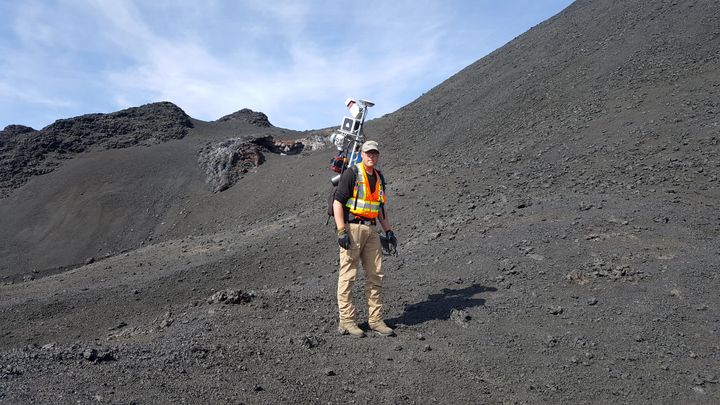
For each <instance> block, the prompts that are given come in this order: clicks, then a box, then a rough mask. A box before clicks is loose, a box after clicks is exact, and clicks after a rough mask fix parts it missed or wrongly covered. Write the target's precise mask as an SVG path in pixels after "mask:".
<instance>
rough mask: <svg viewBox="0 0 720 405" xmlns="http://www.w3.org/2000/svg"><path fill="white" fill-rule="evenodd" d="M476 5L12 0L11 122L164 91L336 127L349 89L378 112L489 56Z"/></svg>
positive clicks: (281, 119) (0, 104) (195, 112)
mask: <svg viewBox="0 0 720 405" xmlns="http://www.w3.org/2000/svg"><path fill="white" fill-rule="evenodd" d="M557 2H559V3H562V2H563V0H557ZM564 2H565V3H569V2H570V1H569V0H567V1H564ZM479 3H483V2H479ZM474 4H476V2H470V1H468V2H459V3H452V4H450V5H448V4H446V2H438V1H413V2H410V1H398V2H384V1H368V2H363V3H355V4H354V5H353V4H349V3H343V2H334V1H327V0H312V1H270V2H268V1H266V0H242V1H221V0H215V1H210V2H207V1H206V2H202V6H201V5H200V3H199V2H196V1H190V0H185V1H182V0H180V1H155V2H143V1H133V0H117V1H111V0H102V1H100V0H59V1H52V2H51V1H36V2H32V3H24V2H18V3H17V4H15V5H12V6H8V5H3V6H0V12H4V16H3V17H0V19H1V20H0V23H2V24H3V25H4V24H6V23H7V24H8V25H6V27H12V28H10V29H7V28H6V29H4V30H3V29H2V28H0V33H1V34H2V37H0V51H2V52H3V54H4V55H5V58H4V61H0V68H2V71H0V95H1V96H2V99H0V109H2V111H3V113H2V116H0V128H1V127H2V126H4V125H7V124H9V123H16V122H17V123H24V122H23V121H24V120H26V119H27V117H32V116H34V115H33V113H32V111H34V110H35V109H37V108H39V107H37V106H38V105H47V104H53V111H54V112H55V113H57V114H62V115H60V116H58V117H57V118H62V117H67V116H72V115H79V114H83V113H87V112H96V111H100V112H103V111H105V112H109V111H113V110H116V109H120V108H125V107H128V106H133V105H140V104H144V103H148V102H153V101H160V100H168V101H172V102H174V103H176V104H178V105H179V106H180V107H181V108H183V109H184V110H185V111H186V112H187V113H188V114H190V115H191V116H193V117H195V118H200V119H204V120H213V119H216V118H218V117H220V116H222V115H224V114H228V113H231V112H233V111H236V110H239V109H241V108H252V109H254V110H257V111H263V112H265V113H266V114H268V115H269V117H270V120H271V122H273V123H274V124H275V125H279V126H283V127H288V128H293V129H309V128H318V127H325V126H331V125H336V124H337V121H339V119H340V117H341V116H340V115H341V114H344V106H343V105H342V101H343V100H344V99H345V97H348V96H352V97H362V98H368V99H373V100H374V101H376V103H377V106H376V107H375V109H374V111H373V114H376V116H379V115H382V114H384V113H387V112H390V111H392V110H394V109H396V108H399V107H400V106H402V105H404V104H406V103H408V102H410V101H412V99H413V98H415V97H418V96H419V95H420V94H422V93H423V92H425V91H427V90H428V89H429V88H430V87H432V86H434V85H436V84H438V83H439V82H440V81H442V80H444V79H445V78H447V77H449V75H451V74H453V73H455V72H456V71H458V70H459V69H461V68H463V67H464V66H465V65H467V64H468V63H470V62H472V61H473V60H475V59H477V58H479V57H481V56H483V55H482V54H477V55H475V56H468V55H473V51H472V49H474V48H476V49H480V48H482V47H483V46H485V47H487V46H488V45H484V44H483V43H477V44H474V43H472V41H470V42H469V43H468V44H467V46H466V47H467V48H470V50H468V49H463V50H464V52H465V54H463V55H461V56H458V49H460V48H461V47H460V46H458V41H460V40H462V39H466V38H458V37H457V35H458V34H457V32H459V31H463V30H465V31H466V32H464V33H463V35H468V32H467V30H470V29H472V28H471V27H474V26H477V25H478V22H477V21H463V20H462V19H461V18H462V13H459V12H458V10H457V8H458V7H461V8H462V7H465V8H473V7H476V6H475V5H474ZM548 16H549V15H543V16H542V18H543V19H544V18H546V17H548ZM539 21H540V20H539V19H538V20H537V21H536V23H537V22H539ZM480 25H482V24H480ZM525 28H527V27H525ZM523 29H524V28H523ZM519 33H520V32H517V33H515V35H517V34H519ZM465 42H467V41H465ZM465 42H464V43H465ZM498 45H500V44H497V45H495V46H498ZM491 49H493V48H491ZM488 50H490V49H488ZM485 52H487V51H485ZM468 58H471V59H468ZM5 111H7V113H6V112H5ZM28 112H29V113H28ZM38 116H43V117H45V116H47V114H45V115H38ZM29 123H30V124H35V125H34V126H44V125H47V124H49V122H43V123H41V124H37V122H29Z"/></svg>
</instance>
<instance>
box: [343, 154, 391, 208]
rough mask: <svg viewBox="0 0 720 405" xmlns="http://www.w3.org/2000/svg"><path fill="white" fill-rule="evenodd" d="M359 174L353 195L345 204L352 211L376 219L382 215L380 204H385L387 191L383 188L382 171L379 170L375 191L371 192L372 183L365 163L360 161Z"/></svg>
mask: <svg viewBox="0 0 720 405" xmlns="http://www.w3.org/2000/svg"><path fill="white" fill-rule="evenodd" d="M356 166H357V168H358V175H357V180H356V181H355V188H354V189H353V195H352V197H351V198H349V199H348V200H347V202H346V203H345V206H346V207H348V208H349V209H350V213H351V214H353V215H355V216H358V217H363V218H367V219H374V218H377V217H379V216H380V206H381V205H382V204H385V191H384V190H383V186H382V180H381V177H380V171H379V170H378V169H374V170H375V172H377V182H376V183H375V192H374V193H371V192H370V183H369V182H368V177H367V172H366V171H365V165H363V164H362V162H360V163H358V164H357V165H356Z"/></svg>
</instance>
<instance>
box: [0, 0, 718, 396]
mask: <svg viewBox="0 0 720 405" xmlns="http://www.w3.org/2000/svg"><path fill="white" fill-rule="evenodd" d="M718 27H720V1H711V0H706V1H664V0H660V1H654V2H644V1H637V0H629V1H624V2H616V1H610V0H595V1H577V2H576V3H574V4H573V5H571V6H570V7H568V8H567V9H566V10H564V11H563V12H561V13H560V14H559V15H557V16H555V17H553V18H551V19H550V20H548V21H546V22H544V23H542V24H540V25H538V26H537V27H535V28H533V29H531V30H530V31H528V32H527V33H526V34H524V35H522V36H520V37H518V38H516V39H515V40H513V41H512V42H510V43H509V44H507V45H506V46H505V47H503V48H501V49H499V50H497V51H495V52H493V53H492V54H491V55H489V56H487V57H485V58H483V59H481V60H479V61H478V62H476V63H474V64H473V65H471V66H469V67H467V68H466V69H464V70H463V71H461V72H459V73H458V74H457V75H455V76H453V77H451V78H450V79H448V80H447V81H446V82H444V83H442V84H441V85H439V86H437V87H436V88H434V89H432V90H430V91H429V92H428V93H426V94H425V95H424V96H423V97H421V98H419V99H418V100H416V101H415V102H413V103H411V104H409V105H408V106H406V107H404V108H402V109H400V110H399V111H397V112H395V113H393V114H390V115H388V116H385V117H382V118H380V119H376V120H373V121H371V122H369V123H368V124H367V127H366V132H367V134H368V136H369V137H371V138H375V139H378V140H380V143H381V149H382V151H381V152H382V153H381V166H382V168H383V169H384V173H385V176H386V177H387V179H388V181H389V184H388V188H389V190H388V194H389V198H390V203H389V213H390V216H391V219H392V222H393V224H394V225H393V228H394V230H395V233H396V234H397V236H398V239H399V242H400V245H399V255H398V256H397V257H387V258H386V260H385V262H384V266H385V269H386V274H387V278H386V288H385V289H384V292H383V294H384V297H385V300H386V307H387V308H386V319H387V321H388V323H390V324H392V325H394V326H395V327H396V331H397V337H394V338H381V337H377V336H369V337H367V338H364V339H352V338H349V337H346V336H340V335H338V334H337V333H336V332H335V328H336V311H337V309H336V304H335V286H336V278H337V270H336V267H337V247H336V243H335V240H334V232H333V230H332V228H331V227H330V226H325V225H324V224H325V217H324V206H323V205H324V203H325V197H326V195H327V193H328V192H329V191H330V185H329V182H328V179H329V177H330V176H331V175H332V172H330V170H328V166H329V160H330V158H331V157H332V156H333V153H334V152H333V150H332V148H330V147H329V146H328V147H326V148H325V149H318V147H319V145H317V144H316V143H312V142H310V140H312V139H316V138H313V137H317V136H319V135H322V134H326V133H327V131H307V132H295V131H289V130H284V129H280V128H275V127H273V126H271V125H270V124H269V121H267V117H265V119H262V118H263V116H264V115H263V116H261V115H258V114H257V113H254V112H251V111H248V110H241V111H239V112H238V113H236V114H232V115H230V116H227V117H224V118H223V119H222V120H218V121H216V122H202V121H197V120H192V119H191V120H190V124H191V125H188V126H185V127H183V128H185V130H186V133H185V134H184V135H183V136H182V137H170V138H173V139H163V140H162V141H160V142H158V143H154V144H152V145H145V146H143V145H135V146H129V147H127V148H122V149H111V150H107V149H104V148H98V149H97V150H95V149H93V150H90V151H85V152H82V153H78V154H75V155H73V158H72V159H67V160H64V161H63V164H62V165H59V166H57V167H55V168H54V170H53V171H52V172H50V173H47V174H44V175H41V176H37V175H34V176H32V177H29V178H28V179H27V181H25V183H24V184H23V185H22V186H19V187H15V188H10V189H9V191H8V194H9V195H8V196H7V197H6V198H3V199H1V200H0V218H2V219H0V221H1V222H0V228H1V229H3V232H2V235H1V236H0V258H1V259H0V260H1V262H0V263H1V264H0V277H4V278H2V281H3V285H1V286H0V403H13V404H14V403H76V402H77V403H95V402H100V403H126V404H130V403H136V404H140V403H170V402H173V403H393V404H405V403H407V404H412V403H423V404H424V403H443V404H444V403H467V404H477V403H652V404H655V403H683V404H684V403H707V404H713V403H718V402H720V386H719V385H718V381H719V379H720V337H719V333H718V332H719V328H720V316H718V314H719V313H720V312H719V310H720V299H719V298H718V290H719V288H720V283H719V280H718V270H720V243H719V242H718V241H719V240H720V239H719V236H720V214H718V212H720V210H718V208H719V207H718V205H720V204H719V201H720V192H719V191H718V179H717V177H718V172H719V171H720V157H719V152H720V150H719V149H720V148H719V147H718V136H719V135H718V113H720V109H719V105H720V54H719V53H718V49H720V29H719V28H718ZM376 101H379V100H376ZM265 123H267V125H265ZM138 125H140V126H144V125H147V124H146V123H145V121H142V120H141V121H139V122H138ZM23 132H24V133H28V132H27V129H24V128H23V127H19V126H17V127H12V128H9V129H6V130H5V131H4V132H3V135H2V137H0V140H3V142H5V139H6V137H10V136H24V134H23ZM267 137H272V139H274V140H280V139H285V140H291V141H293V140H301V141H302V142H305V143H306V144H307V145H310V144H313V145H314V146H313V147H310V146H307V147H305V148H304V149H302V151H300V152H299V153H297V154H291V155H286V156H284V155H281V154H279V153H273V152H277V150H271V149H273V147H272V146H271V144H269V143H267V141H263V142H257V140H258V139H268V138H267ZM175 138H178V139H175ZM230 139H241V140H243V139H246V140H247V142H250V143H252V142H253V141H255V142H256V143H254V145H264V146H263V147H262V148H259V149H257V150H259V151H260V152H261V153H262V154H263V159H262V160H263V161H262V164H260V165H255V166H247V165H246V166H243V165H242V164H240V166H237V167H241V169H240V170H239V171H235V172H233V173H234V174H233V177H232V178H233V183H232V184H230V185H229V187H228V188H226V189H224V191H218V192H214V191H213V184H212V181H210V184H209V183H208V171H207V167H208V166H207V164H205V165H204V166H203V165H202V164H200V163H201V162H202V161H207V160H203V156H204V155H203V153H202V151H206V152H207V151H208V150H213V148H216V147H217V145H221V144H223V142H228V140H230ZM229 144H232V145H236V144H237V145H241V144H243V143H242V142H240V141H238V142H235V141H233V142H230V143H229ZM288 144H292V142H289V143H288ZM233 150H234V151H236V152H237V151H242V150H243V149H242V147H238V148H236V149H233ZM233 153H235V152H233ZM237 153H238V154H237V156H240V157H238V158H237V160H236V161H237V162H243V161H244V162H247V160H243V159H242V158H241V157H243V156H245V155H243V153H244V152H243V153H241V152H237ZM232 160H233V159H229V160H217V161H216V160H212V162H228V161H232ZM223 164H224V163H223ZM231 169H232V168H231ZM3 170H4V169H3ZM243 170H244V171H243ZM211 172H212V171H211ZM217 172H218V173H220V172H221V171H217ZM213 173H214V172H213ZM4 174H6V173H4ZM11 181H13V180H12V179H11ZM362 287H363V285H362V280H360V282H359V283H358V285H357V286H356V297H358V298H359V297H362V296H364V293H363V291H362ZM358 304H360V300H359V299H358ZM359 308H360V309H361V318H362V317H364V316H365V315H366V311H363V310H362V308H363V306H362V305H359ZM361 326H362V327H364V328H367V324H364V325H361Z"/></svg>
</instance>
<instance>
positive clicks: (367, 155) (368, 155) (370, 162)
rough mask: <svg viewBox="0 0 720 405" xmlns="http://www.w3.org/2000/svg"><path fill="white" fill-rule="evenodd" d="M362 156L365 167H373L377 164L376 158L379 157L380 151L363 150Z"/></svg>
mask: <svg viewBox="0 0 720 405" xmlns="http://www.w3.org/2000/svg"><path fill="white" fill-rule="evenodd" d="M362 158H363V162H364V163H365V167H374V166H375V165H376V164H377V162H378V159H380V152H378V151H376V150H370V151H367V152H363V153H362Z"/></svg>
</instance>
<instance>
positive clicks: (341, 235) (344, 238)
mask: <svg viewBox="0 0 720 405" xmlns="http://www.w3.org/2000/svg"><path fill="white" fill-rule="evenodd" d="M337 238H338V245H340V247H341V248H343V249H345V250H347V249H350V235H348V233H347V229H345V228H342V229H338V231H337Z"/></svg>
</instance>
